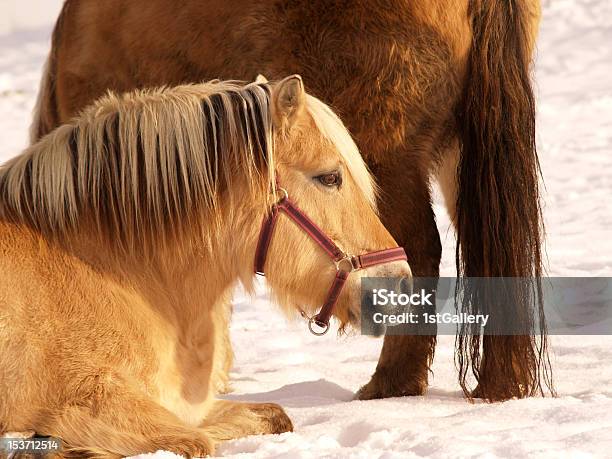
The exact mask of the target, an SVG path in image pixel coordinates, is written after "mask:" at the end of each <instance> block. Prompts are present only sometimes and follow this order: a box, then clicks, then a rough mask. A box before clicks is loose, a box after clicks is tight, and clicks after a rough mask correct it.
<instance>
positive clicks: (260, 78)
mask: <svg viewBox="0 0 612 459" xmlns="http://www.w3.org/2000/svg"><path fill="white" fill-rule="evenodd" d="M267 82H268V79H267V78H266V77H265V76H263V75H262V74H261V73H260V74H259V75H257V78H255V83H267Z"/></svg>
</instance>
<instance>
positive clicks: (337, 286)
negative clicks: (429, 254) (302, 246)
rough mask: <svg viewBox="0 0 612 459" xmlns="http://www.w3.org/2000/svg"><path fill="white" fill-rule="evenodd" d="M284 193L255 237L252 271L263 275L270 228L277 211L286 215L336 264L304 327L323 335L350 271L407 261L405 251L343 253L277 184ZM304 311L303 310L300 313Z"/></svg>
mask: <svg viewBox="0 0 612 459" xmlns="http://www.w3.org/2000/svg"><path fill="white" fill-rule="evenodd" d="M280 191H281V192H283V194H284V196H283V197H282V198H281V199H280V200H279V201H278V202H277V203H276V204H274V205H273V206H272V209H271V210H270V212H269V214H268V215H267V216H266V217H264V220H263V222H262V224H261V230H260V233H259V241H258V242H257V248H256V249H255V267H254V268H255V274H259V275H262V276H263V275H265V271H264V268H265V264H266V258H267V256H268V250H269V249H270V242H271V241H272V236H273V234H274V228H275V227H276V222H277V221H278V216H279V214H280V213H281V212H283V213H284V214H285V215H287V216H288V217H289V218H290V219H291V220H292V221H293V222H294V223H295V224H296V225H297V226H299V227H300V228H301V229H302V230H304V232H306V234H308V236H309V237H310V238H311V239H312V240H313V241H314V242H315V243H317V245H318V246H319V247H321V248H322V249H323V250H324V251H325V252H326V253H327V255H329V257H330V258H331V259H332V261H333V262H334V264H335V265H336V276H335V278H334V281H333V283H332V285H331V287H330V289H329V291H328V292H327V298H326V300H325V302H324V303H323V306H322V307H321V310H320V311H319V313H318V314H316V315H315V316H314V317H310V318H308V319H309V322H308V328H309V329H310V331H311V332H312V333H314V334H315V335H323V334H325V333H326V332H327V330H328V329H329V320H330V319H331V316H332V314H333V311H334V307H335V306H336V303H337V302H338V298H339V297H340V293H342V289H343V288H344V285H345V283H346V281H347V279H348V277H349V274H350V273H352V272H353V271H357V270H360V269H364V268H368V267H370V266H376V265H381V264H385V263H391V262H393V261H407V260H408V258H407V257H406V252H405V251H404V249H403V248H401V247H394V248H391V249H384V250H379V251H376V252H369V253H366V254H363V255H357V256H352V255H349V254H347V253H345V252H344V251H343V250H342V249H341V248H340V247H338V245H336V243H335V242H334V241H333V240H332V239H331V238H330V237H329V236H328V235H327V234H325V232H324V231H323V230H322V229H321V228H320V227H319V226H318V225H317V224H316V223H314V222H313V221H312V220H311V219H310V218H309V217H308V216H307V215H306V214H305V213H304V212H303V211H302V210H301V209H300V208H299V207H297V206H296V205H295V203H294V202H293V201H292V200H291V199H290V198H289V194H288V193H287V191H286V190H284V189H283V188H280ZM302 314H303V315H304V313H302ZM314 325H317V326H318V327H321V328H322V329H323V331H322V332H317V331H316V330H315V329H314Z"/></svg>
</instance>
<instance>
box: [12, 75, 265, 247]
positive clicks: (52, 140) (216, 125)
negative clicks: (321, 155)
mask: <svg viewBox="0 0 612 459" xmlns="http://www.w3.org/2000/svg"><path fill="white" fill-rule="evenodd" d="M273 150H274V149H273V136H272V118H271V109H270V89H269V86H268V85H266V84H249V85H246V86H243V85H240V84H238V83H236V82H210V83H205V84H199V85H185V86H179V87H175V88H161V89H156V90H147V91H138V92H132V93H128V94H125V95H116V94H112V93H109V94H108V95H106V96H105V97H103V98H101V99H100V100H99V101H97V102H96V103H95V104H93V105H92V106H90V107H89V108H87V109H86V110H85V111H84V112H83V113H82V114H81V115H80V116H79V117H78V118H76V119H75V120H74V121H73V122H72V123H70V124H67V125H64V126H61V127H60V128H58V129H57V130H56V131H54V132H53V133H51V134H49V135H48V136H46V137H45V138H43V139H42V140H41V141H40V142H38V143H37V144H35V145H33V146H31V147H30V148H28V149H27V150H26V151H25V152H23V153H22V154H21V155H20V156H18V157H16V158H14V159H13V160H11V161H9V162H8V163H6V164H5V165H4V166H2V167H1V168H0V215H1V216H3V217H5V218H9V219H13V220H17V221H21V222H25V223H27V224H29V225H30V226H32V227H34V228H35V229H37V230H40V231H41V232H43V234H45V235H50V236H57V235H66V234H67V233H69V232H70V231H71V230H74V229H76V228H77V226H80V225H82V224H83V223H86V224H91V225H93V226H92V228H97V230H98V231H99V232H100V234H102V235H104V234H106V235H107V236H109V237H111V238H112V240H113V241H114V242H117V243H119V245H120V246H122V247H124V248H132V249H138V248H139V245H140V244H141V243H142V242H144V241H147V240H150V239H151V237H152V236H153V235H157V236H159V235H167V234H176V233H177V232H178V231H180V229H181V228H180V226H181V225H183V224H186V223H190V224H193V223H196V222H194V221H191V220H192V219H194V218H196V217H194V215H207V216H208V217H212V216H214V215H216V214H218V212H215V211H216V210H217V209H216V208H217V206H218V205H219V203H220V200H219V198H220V195H221V194H222V193H223V192H224V191H225V190H226V189H228V188H229V187H231V186H232V183H233V182H235V181H236V180H237V179H238V178H239V179H240V180H241V181H242V182H244V183H246V184H247V186H248V187H249V189H250V190H251V191H253V192H256V191H261V193H262V195H263V196H266V195H267V194H268V193H267V190H268V186H269V184H270V183H271V182H273V174H274V158H273ZM243 192H244V190H243ZM194 211H195V212H194ZM117 238H118V239H117Z"/></svg>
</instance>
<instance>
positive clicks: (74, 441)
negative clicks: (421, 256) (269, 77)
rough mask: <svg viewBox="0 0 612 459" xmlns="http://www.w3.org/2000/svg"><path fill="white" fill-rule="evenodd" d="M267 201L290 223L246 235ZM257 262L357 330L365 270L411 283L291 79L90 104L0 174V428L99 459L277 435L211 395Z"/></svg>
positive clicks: (371, 194)
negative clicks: (231, 299)
mask: <svg viewBox="0 0 612 459" xmlns="http://www.w3.org/2000/svg"><path fill="white" fill-rule="evenodd" d="M276 174H278V176H277V177H280V180H281V181H282V186H283V187H285V188H284V189H283V190H282V192H277V193H274V192H273V191H274V190H275V189H276V187H275V176H276ZM277 191H278V190H277ZM275 195H276V196H277V198H275V197H274V196H275ZM279 198H280V200H279ZM277 200H278V201H279V202H278V204H274V203H275V201H277ZM298 203H299V206H300V207H297V204H298ZM272 205H274V206H273V208H274V209H275V212H281V213H283V212H284V213H286V214H287V216H289V217H290V218H286V217H278V216H276V217H275V219H274V222H275V223H276V225H275V226H276V228H275V229H274V233H273V237H270V235H269V234H267V232H262V236H261V237H260V238H259V239H258V234H259V233H260V231H259V230H260V227H261V226H262V225H261V222H262V219H263V217H264V216H265V215H267V214H268V211H269V209H270V206H272ZM308 216H310V217H308ZM314 222H316V224H315V223H314ZM263 228H270V226H269V225H263ZM264 233H265V234H264ZM327 235H333V239H332V238H331V237H329V236H327ZM258 241H259V242H258ZM339 246H341V247H343V249H344V250H346V251H349V252H344V251H340V249H338V247H339ZM330 247H331V249H330ZM256 248H257V251H256ZM387 248H390V249H387ZM263 249H267V250H265V251H264V250H263ZM378 249H387V250H383V251H379V250H378ZM373 250H374V251H376V252H375V255H373V256H371V257H368V254H366V253H365V252H369V251H373ZM256 253H257V257H256ZM347 253H352V254H355V256H354V257H352V258H350V259H349V257H348V255H346V254H347ZM330 257H331V258H332V259H333V261H336V262H338V264H339V265H340V266H341V265H342V264H343V263H342V261H343V260H347V261H351V262H352V263H351V266H353V265H354V266H353V267H352V268H351V269H350V270H346V266H345V267H339V268H337V269H336V268H334V263H332V260H330ZM381 257H382V259H383V260H382V261H383V262H384V264H382V265H381V264H380V263H379V262H376V261H373V260H374V259H377V260H379V261H381ZM256 258H257V264H258V265H261V266H259V269H263V266H264V265H263V264H262V261H266V260H267V261H266V263H265V271H266V274H267V276H268V284H269V286H270V287H271V290H272V292H273V294H274V295H275V296H276V298H277V299H278V300H279V302H280V304H282V305H283V306H284V308H285V309H286V311H287V312H289V313H290V312H292V311H293V312H297V311H298V310H299V309H300V308H305V313H307V314H309V315H315V313H316V311H317V305H321V304H323V305H324V308H327V309H325V310H322V311H321V312H319V313H318V314H317V315H315V316H314V319H313V320H315V321H317V322H319V323H320V324H321V325H323V326H325V325H326V324H327V320H329V314H331V313H333V314H334V315H335V316H336V317H337V319H338V320H339V321H340V323H341V324H348V323H350V322H355V321H357V320H358V317H359V304H360V283H359V277H360V276H361V275H370V276H394V277H400V278H404V279H405V278H407V277H409V276H410V269H409V266H408V264H407V262H406V255H405V253H404V251H403V249H400V248H397V244H396V243H395V241H394V240H393V238H392V237H391V235H390V234H389V232H388V231H387V230H386V229H385V228H384V227H383V225H382V223H381V222H380V220H379V219H378V217H377V214H376V209H375V187H374V184H373V182H372V180H371V178H370V175H369V173H368V171H367V169H366V166H365V164H364V162H363V160H362V159H361V157H360V155H359V152H358V150H357V147H356V146H355V144H354V142H353V141H352V140H351V137H350V135H349V134H348V132H347V130H346V128H345V127H344V126H343V124H342V123H341V121H340V120H339V119H338V118H337V117H336V116H335V115H334V114H333V112H332V111H331V110H330V109H329V108H328V107H327V106H326V105H324V104H323V103H322V102H320V101H319V100H317V99H315V98H314V97H312V96H310V95H307V94H306V93H305V92H304V89H303V85H302V81H301V79H300V78H299V77H298V76H293V77H288V78H286V79H284V80H283V81H281V82H280V83H276V84H267V83H253V84H249V85H247V86H239V85H237V84H235V83H225V82H216V83H208V84H200V85H186V86H181V87H177V88H173V89H161V90H150V91H145V92H136V93H130V94H126V95H124V96H116V95H112V94H110V95H107V96H105V97H104V98H102V99H101V100H99V101H97V102H96V103H95V104H94V105H92V106H91V107H89V108H88V109H87V110H85V111H84V112H83V114H82V115H81V116H80V117H79V118H76V119H75V120H73V121H72V122H71V123H70V124H66V125H63V126H61V127H60V128H58V129H57V130H55V131H54V132H53V133H51V134H49V135H47V136H46V137H44V138H43V139H42V140H41V141H39V142H38V143H36V144H35V145H33V146H31V147H30V148H29V149H27V150H26V151H25V152H24V153H23V154H22V155H20V156H18V157H16V158H15V159H13V160H11V161H10V162H9V163H7V164H6V165H5V166H3V167H2V168H1V169H0V272H2V276H0V394H2V396H1V398H0V431H2V432H6V431H35V432H37V433H39V434H43V435H52V436H57V437H60V438H61V439H63V441H64V442H65V445H66V446H67V448H68V449H67V451H66V452H67V453H73V454H76V455H78V456H80V455H86V456H92V455H93V456H96V457H107V456H109V457H114V456H129V455H134V454H138V453H142V452H147V451H155V450H158V449H164V450H168V451H173V452H176V453H179V454H184V455H187V456H202V455H206V454H210V453H212V452H213V451H214V446H215V444H216V443H217V442H219V441H223V440H227V439H232V438H237V437H240V436H245V435H252V434H269V433H279V432H285V431H290V430H292V424H291V421H290V420H289V418H288V417H287V415H286V414H285V413H284V411H283V410H282V408H281V407H280V406H278V405H275V404H271V403H263V404H258V403H238V402H233V401H227V400H216V399H215V391H216V388H217V387H218V386H219V385H220V382H219V381H220V380H222V379H223V378H224V377H225V376H224V369H223V365H224V362H225V360H226V357H225V355H226V354H227V353H228V352H231V350H230V349H227V347H226V342H227V340H226V338H225V336H226V335H227V333H228V331H227V318H226V317H225V315H226V314H227V310H226V308H225V305H226V303H227V301H228V296H229V294H230V293H231V290H232V287H233V286H234V285H235V284H236V282H237V281H239V280H240V281H241V282H242V283H243V285H245V286H246V288H247V289H252V279H253V275H254V270H253V264H254V260H255V259H256ZM357 263H360V265H359V266H357ZM353 268H362V269H360V270H359V271H358V272H355V273H353V274H352V275H348V274H349V273H348V271H351V272H352V271H353V270H354V269H353ZM338 279H339V280H338ZM330 285H332V288H330ZM342 287H344V288H343V289H342ZM339 292H341V293H340V294H339V296H338V293H339ZM323 316H325V317H323Z"/></svg>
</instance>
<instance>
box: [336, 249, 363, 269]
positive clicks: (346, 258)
mask: <svg viewBox="0 0 612 459" xmlns="http://www.w3.org/2000/svg"><path fill="white" fill-rule="evenodd" d="M353 258H354V257H353V256H352V255H349V254H346V253H345V254H344V256H343V257H342V258H340V259H339V260H334V264H335V265H336V271H346V272H347V273H352V272H353V271H357V269H358V268H357V267H356V266H355V264H354V263H353ZM342 262H345V264H347V263H348V266H349V267H350V269H346V270H343V269H341V266H342Z"/></svg>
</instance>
